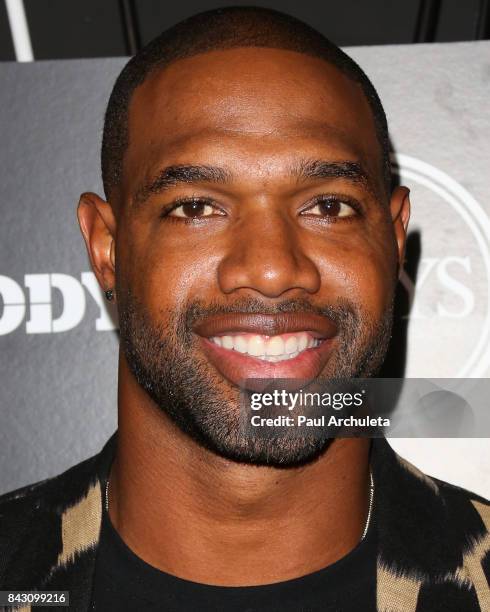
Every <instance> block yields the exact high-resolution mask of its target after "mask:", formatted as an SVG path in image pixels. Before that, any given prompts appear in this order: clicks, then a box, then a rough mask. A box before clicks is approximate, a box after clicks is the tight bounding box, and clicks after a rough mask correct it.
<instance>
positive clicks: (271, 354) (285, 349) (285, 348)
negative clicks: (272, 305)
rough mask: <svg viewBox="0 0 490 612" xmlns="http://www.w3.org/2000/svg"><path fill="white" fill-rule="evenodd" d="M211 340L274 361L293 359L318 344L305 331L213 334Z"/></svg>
mask: <svg viewBox="0 0 490 612" xmlns="http://www.w3.org/2000/svg"><path fill="white" fill-rule="evenodd" d="M210 340H211V341H212V342H214V343H215V344H217V345H218V346H221V347H222V348H225V349H228V350H231V349H234V350H235V351H237V352H238V353H243V354H248V355H251V356H252V357H258V358H260V359H263V360H264V361H269V362H271V363H276V362H278V361H284V360H286V359H294V358H295V357H297V356H298V355H299V354H300V353H302V352H303V351H304V350H306V349H309V348H315V347H317V346H319V345H320V340H318V339H317V338H312V337H311V336H310V335H309V334H307V333H306V332H299V333H297V334H291V335H288V336H287V338H286V339H284V338H283V337H281V336H272V337H269V338H268V337H267V336H260V335H258V334H238V335H236V336H213V337H212V338H210Z"/></svg>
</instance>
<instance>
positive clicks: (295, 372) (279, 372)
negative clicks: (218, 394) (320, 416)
mask: <svg viewBox="0 0 490 612" xmlns="http://www.w3.org/2000/svg"><path fill="white" fill-rule="evenodd" d="M199 340H200V342H201V347H202V350H203V352H204V353H205V355H206V357H207V358H208V359H209V361H210V362H211V363H212V364H213V365H214V367H215V368H216V369H217V370H218V372H219V373H220V374H221V375H222V376H224V377H225V378H226V379H228V380H229V381H230V382H231V383H233V384H234V385H237V386H243V385H244V383H245V381H246V380H249V379H252V380H253V379H274V378H296V379H301V380H304V381H311V380H314V379H315V378H317V377H318V376H319V375H320V374H321V372H322V370H323V368H324V367H325V365H326V363H327V361H328V359H329V357H330V355H331V352H332V348H333V344H334V340H333V339H325V340H323V341H322V343H321V344H320V346H318V347H315V348H310V349H306V350H305V351H302V352H301V353H300V354H299V355H298V356H297V357H293V359H285V360H283V361H277V362H270V361H265V360H262V359H259V358H257V357H251V356H250V355H247V354H244V353H239V352H238V351H235V350H232V349H231V350H230V349H225V348H222V347H221V346H218V345H217V344H215V343H214V342H212V341H211V340H208V339H207V338H203V337H199ZM247 387H249V385H248V384H247Z"/></svg>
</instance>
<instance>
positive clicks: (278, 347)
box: [265, 336, 284, 356]
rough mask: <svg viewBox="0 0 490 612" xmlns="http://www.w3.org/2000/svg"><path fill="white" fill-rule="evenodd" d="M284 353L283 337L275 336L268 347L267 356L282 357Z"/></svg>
mask: <svg viewBox="0 0 490 612" xmlns="http://www.w3.org/2000/svg"><path fill="white" fill-rule="evenodd" d="M283 353H284V340H283V339H282V338H281V336H273V337H272V338H271V339H270V340H269V341H268V342H267V346H266V353H265V354H266V355H274V356H275V355H282V354H283Z"/></svg>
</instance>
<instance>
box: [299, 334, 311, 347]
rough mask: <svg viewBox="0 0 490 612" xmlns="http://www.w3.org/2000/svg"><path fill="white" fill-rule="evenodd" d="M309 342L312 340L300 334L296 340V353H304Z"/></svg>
mask: <svg viewBox="0 0 490 612" xmlns="http://www.w3.org/2000/svg"><path fill="white" fill-rule="evenodd" d="M310 340H313V338H311V337H310V336H307V335H306V334H300V336H299V338H298V351H304V350H305V348H306V347H307V346H308V344H309V341H310ZM308 348H310V347H308Z"/></svg>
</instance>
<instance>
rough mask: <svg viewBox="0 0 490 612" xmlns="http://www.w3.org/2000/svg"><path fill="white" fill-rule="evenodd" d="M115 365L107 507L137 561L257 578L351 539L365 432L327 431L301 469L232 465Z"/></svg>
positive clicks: (320, 563)
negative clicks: (327, 438)
mask: <svg viewBox="0 0 490 612" xmlns="http://www.w3.org/2000/svg"><path fill="white" fill-rule="evenodd" d="M121 368H123V369H124V368H126V366H125V365H124V364H122V366H121ZM123 374H124V375H123V376H120V379H119V380H120V388H119V429H118V447H117V453H116V457H115V460H114V463H113V466H112V469H111V474H110V512H109V513H110V518H111V521H112V523H113V525H114V526H115V528H116V529H117V531H118V532H119V534H120V535H121V537H122V539H123V540H124V541H125V542H126V544H127V545H128V546H129V547H130V548H131V549H132V550H133V551H134V552H135V553H136V554H137V555H138V556H139V557H141V558H142V559H143V560H144V561H146V562H147V563H149V564H150V565H153V566H154V567H156V568H158V569H160V570H163V571H165V572H168V573H170V574H173V575H175V576H179V577H180V578H184V579H187V580H192V581H194V582H200V583H204V584H215V585H226V586H246V585H260V584H268V583H273V582H279V581H283V580H289V579H292V578H296V577H299V576H302V575H306V574H308V573H311V572H313V571H316V570H319V569H321V568H323V567H326V566H327V565H330V564H331V563H334V562H335V561H337V560H338V559H340V558H341V557H343V556H345V555H346V554H347V553H349V552H350V551H351V550H352V549H353V548H354V547H355V546H356V545H357V543H358V542H359V540H360V538H361V536H362V532H363V529H364V525H365V522H366V517H367V512H368V505H369V500H368V498H369V465H368V461H369V460H368V454H369V440H366V439H357V438H348V439H337V440H334V441H333V442H332V444H331V445H330V447H329V449H328V451H326V452H325V453H324V454H323V455H322V456H321V457H320V458H319V459H317V460H316V461H314V462H312V463H311V464H308V465H306V466H302V467H299V468H293V469H276V468H271V467H257V466H250V465H244V464H238V463H235V462H232V461H229V460H226V459H224V458H222V457H219V456H217V455H214V454H213V453H211V452H209V451H207V450H206V449H204V448H202V447H201V446H199V445H197V444H196V443H195V442H193V441H192V440H191V439H190V438H189V437H188V436H186V435H185V434H183V433H181V432H180V431H179V430H178V429H177V428H176V427H175V426H174V425H173V424H172V423H171V422H170V421H169V420H168V419H167V418H166V416H165V415H164V414H163V413H162V412H161V411H160V410H159V409H158V408H156V407H155V405H154V404H153V403H152V402H151V400H150V399H149V398H148V397H147V396H146V394H145V393H144V392H143V391H142V390H141V389H140V388H139V386H138V385H137V383H136V382H135V381H134V379H133V378H132V376H131V375H130V374H129V372H127V371H126V372H124V373H123Z"/></svg>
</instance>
